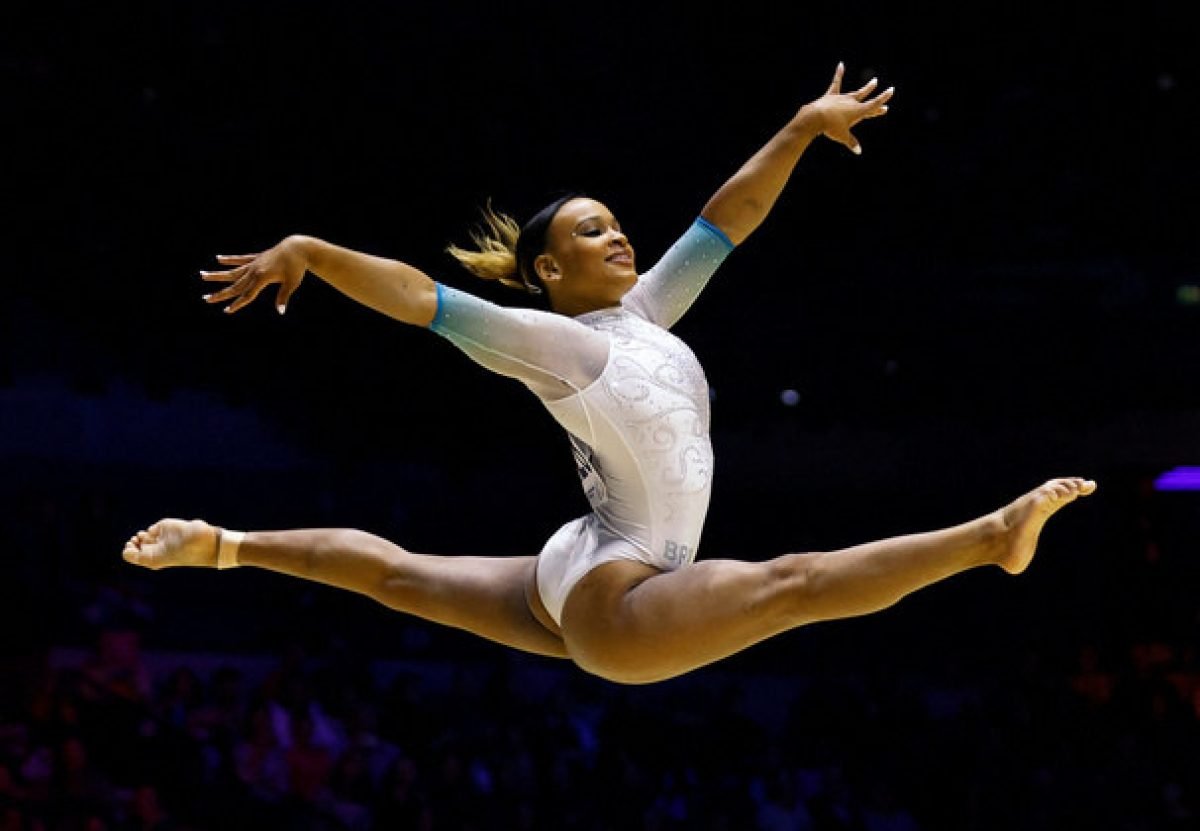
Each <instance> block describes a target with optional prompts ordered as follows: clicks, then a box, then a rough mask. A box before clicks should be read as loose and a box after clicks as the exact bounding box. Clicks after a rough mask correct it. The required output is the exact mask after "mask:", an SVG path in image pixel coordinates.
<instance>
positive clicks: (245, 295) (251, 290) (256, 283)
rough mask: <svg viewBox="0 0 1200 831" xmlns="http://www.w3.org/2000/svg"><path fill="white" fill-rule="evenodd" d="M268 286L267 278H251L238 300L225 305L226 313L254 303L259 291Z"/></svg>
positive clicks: (231, 312)
mask: <svg viewBox="0 0 1200 831" xmlns="http://www.w3.org/2000/svg"><path fill="white" fill-rule="evenodd" d="M266 287H267V283H266V281H265V280H251V281H250V282H249V284H248V285H247V287H246V289H245V290H244V291H243V292H242V293H241V295H239V296H238V298H237V299H236V300H234V301H233V302H232V303H230V304H229V305H228V306H226V307H225V313H226V314H233V313H234V312H236V311H237V310H238V309H240V308H242V307H243V306H246V305H249V304H250V303H253V302H254V299H255V298H256V297H258V295H259V293H260V292H262V290H263V289H264V288H266Z"/></svg>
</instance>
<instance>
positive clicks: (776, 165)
mask: <svg viewBox="0 0 1200 831" xmlns="http://www.w3.org/2000/svg"><path fill="white" fill-rule="evenodd" d="M843 73H844V67H843V65H842V64H840V63H839V64H838V66H837V69H836V70H835V72H834V75H833V81H832V82H831V83H830V85H829V88H828V89H827V90H826V91H825V94H824V95H822V96H821V97H820V98H817V99H816V100H815V101H812V102H810V103H808V104H805V105H804V106H803V107H801V108H800V109H799V110H798V111H797V112H796V114H795V115H794V116H793V117H792V118H791V120H790V121H788V123H787V124H785V125H784V126H783V128H782V129H780V130H779V132H777V133H776V134H775V135H774V136H772V137H771V139H770V141H768V142H767V143H766V144H765V145H763V147H762V148H761V149H760V150H759V151H758V152H757V153H755V154H754V155H753V156H751V157H750V159H749V160H748V161H747V162H746V163H745V164H744V165H742V167H741V168H740V169H739V170H738V171H737V172H736V173H735V174H734V175H733V176H732V177H730V178H729V180H728V181H727V182H725V184H723V185H722V186H721V187H720V188H719V189H718V190H717V192H716V193H714V194H713V196H712V198H710V199H709V200H708V204H706V205H705V206H704V210H703V211H701V212H700V215H701V217H703V218H704V219H705V220H707V221H708V222H711V223H712V224H713V225H715V226H716V227H717V228H719V229H720V230H721V231H722V232H723V233H724V234H725V235H726V236H727V237H728V238H729V240H730V242H732V243H733V244H734V245H740V244H741V243H742V241H743V240H745V239H746V237H748V236H750V234H751V233H752V232H753V231H754V229H755V228H757V227H758V226H759V225H760V224H762V221H763V220H764V219H766V217H767V214H768V213H770V211H771V208H772V207H774V205H775V201H776V199H778V198H779V194H780V193H781V192H782V191H783V187H784V185H786V184H787V181H788V179H789V178H790V177H791V175H792V170H793V169H795V167H796V163H797V162H798V161H800V157H801V156H802V155H804V151H805V150H807V149H808V146H809V145H810V144H812V142H813V140H814V139H816V138H817V137H818V136H821V135H824V136H826V137H828V138H830V139H833V140H834V141H836V142H838V143H839V144H842V145H845V146H846V147H847V148H849V149H850V150H851V151H852V152H854V153H856V154H858V153H861V152H862V146H861V145H860V144H859V142H858V139H856V138H855V137H854V135H853V133H851V129H852V128H853V127H854V126H855V125H856V124H858V123H859V122H860V121H862V120H863V119H867V118H874V117H876V116H880V115H883V114H884V113H886V112H887V109H888V108H887V102H888V101H889V100H890V99H891V97H892V94H893V93H894V91H895V89H894V88H893V87H889V88H888V89H886V90H884V91H883V92H881V93H879V94H878V95H876V96H874V97H871V94H872V93H873V92H874V91H875V87H876V83H877V81H876V79H875V78H872V79H871V80H870V81H868V82H867V83H866V84H865V85H863V86H862V87H860V88H859V89H857V90H855V91H854V92H842V91H841V90H842V75H843Z"/></svg>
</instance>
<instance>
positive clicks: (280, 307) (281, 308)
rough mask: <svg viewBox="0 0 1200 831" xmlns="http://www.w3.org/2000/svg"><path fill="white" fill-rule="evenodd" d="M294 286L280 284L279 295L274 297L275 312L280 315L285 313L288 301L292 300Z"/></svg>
mask: <svg viewBox="0 0 1200 831" xmlns="http://www.w3.org/2000/svg"><path fill="white" fill-rule="evenodd" d="M296 285H298V284H296ZM296 285H289V284H287V283H281V284H280V286H279V293H278V294H276V295H275V311H277V312H279V313H280V314H283V313H284V312H286V311H287V304H288V301H289V300H291V299H292V294H293V293H295V291H296Z"/></svg>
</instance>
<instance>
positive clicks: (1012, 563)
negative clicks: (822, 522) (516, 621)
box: [562, 479, 1096, 684]
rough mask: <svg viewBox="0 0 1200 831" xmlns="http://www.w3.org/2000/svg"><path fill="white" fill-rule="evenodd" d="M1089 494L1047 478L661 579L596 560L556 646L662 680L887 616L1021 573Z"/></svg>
mask: <svg viewBox="0 0 1200 831" xmlns="http://www.w3.org/2000/svg"><path fill="white" fill-rule="evenodd" d="M1095 489H1096V485H1095V483H1094V482H1091V481H1088V480H1083V479H1053V480H1050V481H1049V482H1046V483H1045V484H1043V485H1041V486H1040V487H1038V488H1035V489H1034V490H1032V491H1030V492H1028V493H1026V494H1025V495H1023V496H1021V497H1020V498H1018V499H1016V500H1014V501H1013V502H1011V503H1009V504H1008V505H1006V506H1005V507H1003V508H1001V509H999V510H997V511H994V512H992V513H990V514H986V515H984V516H981V517H979V518H977V519H974V520H971V521H970V522H966V523H963V524H961V525H957V526H953V527H950V528H944V529H942V530H938V531H931V532H927V533H921V534H910V535H907V536H901V537H894V538H891V539H886V540H881V541H878V542H872V543H867V544H865V545H858V546H854V547H852V548H847V549H843V550H840V551H830V552H820V553H810V554H787V555H784V556H782V557H778V558H776V559H773V560H770V561H767V562H742V561H737V560H711V561H702V562H699V563H696V564H694V565H692V566H687V567H685V568H682V569H679V570H678V571H673V572H666V573H660V572H658V571H656V570H654V569H651V568H650V567H649V566H646V565H643V564H641V563H633V562H628V561H617V562H609V563H605V564H604V565H601V566H599V567H597V568H596V569H594V570H593V571H591V572H589V573H588V574H587V575H586V576H585V577H584V578H583V579H582V580H581V581H580V582H579V583H578V584H577V585H576V586H575V588H574V590H573V591H572V592H571V594H570V596H569V597H568V598H567V602H566V605H565V606H564V608H563V615H562V631H563V640H564V642H565V643H566V646H567V650H568V652H569V653H570V655H571V658H572V659H574V660H575V662H576V663H577V664H579V665H580V666H581V667H582V668H584V669H585V670H588V671H589V672H592V673H594V674H597V675H600V676H602V677H605V678H608V679H609V680H612V681H617V682H622V683H633V684H637V683H649V682H653V681H660V680H663V679H666V678H671V677H673V676H677V675H681V674H683V673H685V672H688V671H690V670H692V669H696V668H698V667H701V666H704V665H706V664H710V663H712V662H714V661H717V660H719V659H721V658H724V657H728V656H729V655H732V654H734V653H736V652H739V651H741V650H742V649H745V648H746V647H748V646H750V645H752V644H755V643H758V642H760V641H762V640H765V639H766V638H769V637H771V636H773V635H777V634H779V633H781V632H785V631H787V630H789V629H793V628H795V627H797V626H800V625H803V624H805V623H812V622H815V621H821V620H834V619H837V618H845V617H852V616H857V615H864V614H869V613H871V612H875V611H878V610H881V609H884V608H887V607H888V606H891V605H892V604H894V603H896V602H897V601H899V600H900V599H901V598H902V597H904V596H905V595H907V594H909V593H911V592H913V591H916V590H917V589H920V588H922V587H924V586H928V585H931V584H933V583H935V582H938V581H939V580H943V579H945V578H946V577H949V576H951V575H953V574H957V573H959V572H962V571H965V570H967V569H969V568H974V567H977V566H982V565H998V566H1000V567H1001V568H1003V569H1004V570H1005V571H1007V572H1009V573H1012V574H1017V573H1020V572H1022V571H1024V570H1025V568H1026V567H1027V566H1028V565H1029V562H1030V560H1032V558H1033V555H1034V550H1035V548H1036V546H1037V540H1038V536H1039V534H1040V533H1041V530H1042V527H1043V526H1044V525H1045V523H1046V521H1047V520H1048V519H1049V518H1050V517H1051V516H1052V515H1053V514H1054V513H1055V512H1057V511H1058V510H1060V509H1061V508H1063V507H1065V506H1066V505H1068V504H1069V503H1071V502H1073V501H1075V500H1076V499H1077V498H1078V497H1080V496H1086V495H1088V494H1090V493H1092V492H1093V491H1094V490H1095Z"/></svg>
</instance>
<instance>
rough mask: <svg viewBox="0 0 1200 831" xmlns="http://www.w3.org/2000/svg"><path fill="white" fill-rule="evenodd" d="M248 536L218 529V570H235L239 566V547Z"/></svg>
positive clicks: (239, 532) (238, 532)
mask: <svg viewBox="0 0 1200 831" xmlns="http://www.w3.org/2000/svg"><path fill="white" fill-rule="evenodd" d="M245 536H246V535H245V534H244V533H243V532H241V531H227V530H225V529H224V528H218V529H217V568H234V567H236V566H238V565H240V564H239V563H238V547H239V546H241V544H242V539H243V538H244V537H245Z"/></svg>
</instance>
